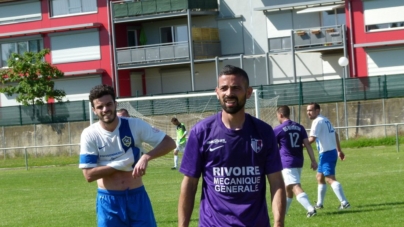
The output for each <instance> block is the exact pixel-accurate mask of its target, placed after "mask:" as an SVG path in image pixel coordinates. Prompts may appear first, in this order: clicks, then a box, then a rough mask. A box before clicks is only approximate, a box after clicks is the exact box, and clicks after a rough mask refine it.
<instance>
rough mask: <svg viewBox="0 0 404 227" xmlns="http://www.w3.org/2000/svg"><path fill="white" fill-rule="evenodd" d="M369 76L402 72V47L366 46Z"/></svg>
mask: <svg viewBox="0 0 404 227" xmlns="http://www.w3.org/2000/svg"><path fill="white" fill-rule="evenodd" d="M366 56H367V68H368V75H369V76H379V75H392V74H400V73H404V47H395V48H367V49H366Z"/></svg>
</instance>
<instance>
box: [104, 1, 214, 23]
mask: <svg viewBox="0 0 404 227" xmlns="http://www.w3.org/2000/svg"><path fill="white" fill-rule="evenodd" d="M186 9H193V10H195V11H209V10H217V9H218V4H217V0H148V1H144V0H143V1H139V0H138V1H132V2H117V3H113V4H112V11H113V17H114V19H120V18H125V17H135V16H142V15H149V14H161V13H169V12H178V11H180V12H181V11H184V10H186Z"/></svg>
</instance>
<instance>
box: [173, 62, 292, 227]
mask: <svg viewBox="0 0 404 227" xmlns="http://www.w3.org/2000/svg"><path fill="white" fill-rule="evenodd" d="M251 94H252V88H251V87H250V86H249V79H248V75H247V73H246V72H245V71H244V70H242V69H240V68H238V67H235V66H231V65H227V66H225V67H224V68H223V70H222V71H221V73H220V74H219V77H218V85H217V88H216V96H217V98H218V99H219V101H220V104H221V106H222V111H220V112H219V113H217V114H214V115H213V116H210V117H208V118H206V119H204V120H202V121H200V122H198V123H197V124H196V125H195V126H194V127H193V128H192V130H191V131H190V133H189V137H188V143H187V146H186V152H185V153H184V156H183V162H182V163H181V167H180V172H181V173H183V174H184V178H183V181H182V184H181V193H180V198H179V203H178V226H189V222H190V218H191V214H192V211H193V207H194V201H195V193H196V191H197V187H198V181H199V178H200V177H201V176H202V178H203V179H202V195H201V201H200V212H199V226H261V227H262V226H263V227H269V226H270V220H269V215H268V208H267V202H266V197H265V196H266V180H265V178H267V179H268V181H269V185H270V193H271V201H272V212H273V215H274V226H275V227H281V226H284V218H285V208H286V195H285V184H284V182H283V179H282V173H281V171H282V164H281V160H280V154H279V150H278V146H277V142H276V138H275V135H274V131H273V129H272V127H271V126H269V125H268V124H267V123H265V122H263V121H261V120H259V119H257V118H254V117H252V116H251V115H249V114H247V113H245V109H244V106H245V103H246V100H247V99H248V98H250V96H251Z"/></svg>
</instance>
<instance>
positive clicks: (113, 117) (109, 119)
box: [98, 110, 117, 124]
mask: <svg viewBox="0 0 404 227" xmlns="http://www.w3.org/2000/svg"><path fill="white" fill-rule="evenodd" d="M116 117H117V116H116V110H111V114H110V115H109V118H107V119H106V118H105V117H104V115H99V116H98V119H99V120H100V121H101V122H103V123H104V124H111V123H112V122H114V120H115V118H116Z"/></svg>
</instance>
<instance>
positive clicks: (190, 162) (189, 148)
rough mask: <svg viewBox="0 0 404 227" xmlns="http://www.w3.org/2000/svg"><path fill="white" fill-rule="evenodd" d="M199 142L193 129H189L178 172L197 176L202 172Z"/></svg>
mask: <svg viewBox="0 0 404 227" xmlns="http://www.w3.org/2000/svg"><path fill="white" fill-rule="evenodd" d="M200 149H201V144H200V142H199V140H198V135H197V133H196V131H195V130H194V129H192V130H191V132H190V134H189V137H188V142H187V145H186V147H185V152H184V156H183V157H182V162H181V168H180V172H181V173H183V174H184V175H186V176H189V177H194V178H199V177H200V176H201V173H202V169H203V166H202V154H201V152H200Z"/></svg>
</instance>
